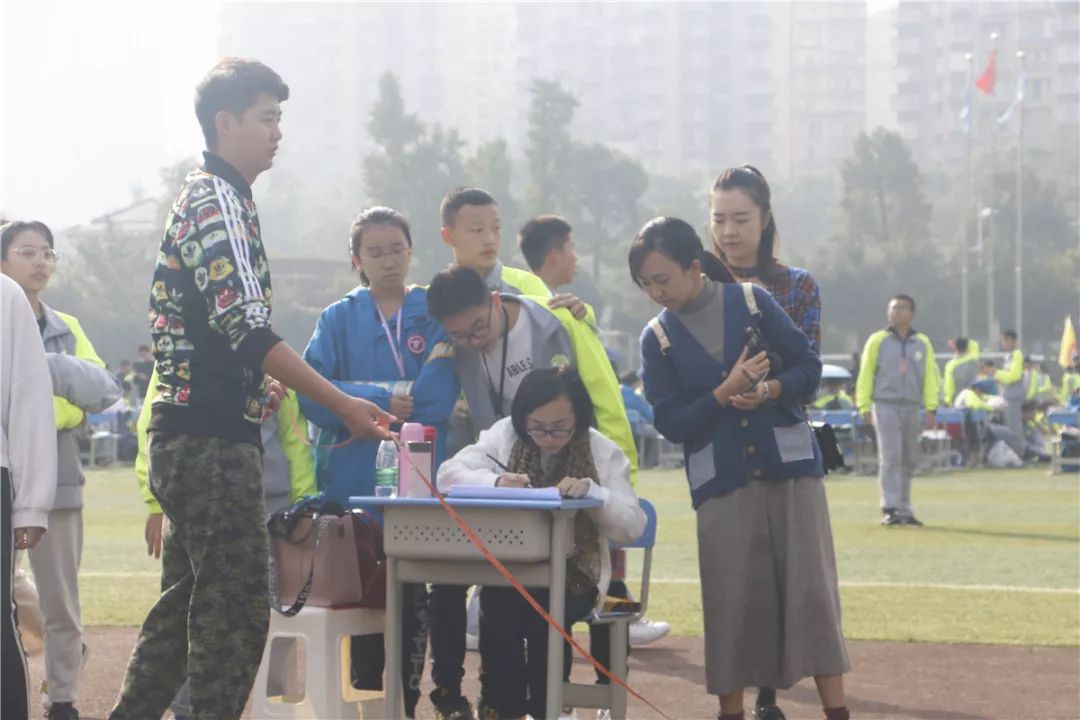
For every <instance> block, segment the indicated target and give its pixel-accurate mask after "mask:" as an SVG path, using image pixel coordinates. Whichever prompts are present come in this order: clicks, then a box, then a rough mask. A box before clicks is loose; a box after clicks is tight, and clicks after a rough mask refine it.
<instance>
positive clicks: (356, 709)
mask: <svg viewBox="0 0 1080 720" xmlns="http://www.w3.org/2000/svg"><path fill="white" fill-rule="evenodd" d="M384 615H385V613H383V611H382V610H369V609H367V608H340V609H338V608H322V607H312V606H310V605H309V606H306V607H305V608H304V609H303V610H301V611H300V612H299V613H297V614H296V615H294V616H293V617H286V616H284V615H282V614H281V613H279V612H274V611H271V613H270V631H269V632H268V633H267V637H266V648H265V649H264V650H263V657H262V663H260V665H259V672H258V674H257V675H256V676H255V686H254V688H253V689H252V698H251V703H252V704H251V716H252V717H254V718H259V720H263V718H266V719H268V720H269V719H273V718H288V719H289V720H297V719H299V718H319V719H322V718H335V720H336V719H338V718H381V717H384V716H385V712H384V710H383V708H384V694H383V693H382V692H381V691H362V690H355V689H353V687H352V677H351V662H350V654H349V638H350V637H351V636H353V635H369V634H373V633H381V632H383V627H384V625H385V621H384ZM289 639H291V640H293V641H294V642H300V643H303V647H304V655H305V662H304V665H305V668H304V672H303V678H302V679H301V678H298V677H296V676H295V674H294V675H293V676H292V677H287V678H285V683H284V684H285V685H286V687H290V688H291V687H292V686H298V687H302V690H300V691H299V692H297V693H296V694H295V695H294V694H289V695H286V696H281V695H276V696H273V697H271V696H270V694H269V693H270V687H269V683H270V674H271V673H270V668H271V667H273V666H275V665H277V664H279V657H280V656H279V655H277V654H276V653H280V652H282V651H283V650H284V649H285V648H284V647H283V645H284V643H281V642H277V643H275V640H289ZM275 645H276V646H277V647H275ZM272 661H273V662H272ZM288 670H289V671H290V672H293V673H295V671H296V670H298V668H288ZM391 670H392V671H393V670H394V669H393V668H392V669H391Z"/></svg>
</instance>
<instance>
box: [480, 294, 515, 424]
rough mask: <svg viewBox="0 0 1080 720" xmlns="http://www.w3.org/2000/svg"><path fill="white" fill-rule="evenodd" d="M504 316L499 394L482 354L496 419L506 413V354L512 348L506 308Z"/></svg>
mask: <svg viewBox="0 0 1080 720" xmlns="http://www.w3.org/2000/svg"><path fill="white" fill-rule="evenodd" d="M502 316H503V332H502V365H501V366H500V368H499V392H498V394H496V393H495V381H494V380H492V379H491V370H489V369H488V364H487V356H486V355H485V354H484V353H481V354H480V360H481V361H482V362H483V363H484V374H485V375H486V376H487V381H488V391H489V393H490V394H491V404H492V405H494V406H495V417H496V418H500V419H501V418H503V417H505V415H506V414H505V413H504V412H503V391H504V390H505V389H506V353H507V348H509V346H510V342H509V340H508V338H509V337H510V316H509V314H507V312H506V308H505V307H503V308H502Z"/></svg>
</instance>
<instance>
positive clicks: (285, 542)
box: [268, 500, 386, 616]
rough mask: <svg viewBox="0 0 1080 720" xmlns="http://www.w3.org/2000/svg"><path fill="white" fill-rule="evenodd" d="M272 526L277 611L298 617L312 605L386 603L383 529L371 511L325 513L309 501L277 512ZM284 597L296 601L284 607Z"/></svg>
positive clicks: (273, 593)
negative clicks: (304, 608) (306, 606)
mask: <svg viewBox="0 0 1080 720" xmlns="http://www.w3.org/2000/svg"><path fill="white" fill-rule="evenodd" d="M338 509H339V510H340V508H338ZM268 527H269V530H270V537H271V540H272V542H273V554H272V557H271V563H270V564H271V567H270V602H271V607H273V608H274V609H275V610H277V611H278V612H280V613H282V614H283V615H286V616H292V615H295V614H296V613H298V612H300V610H301V609H302V608H303V607H304V605H307V604H310V605H312V606H313V607H350V606H351V607H357V606H360V607H372V608H383V607H385V606H386V562H385V555H384V554H383V551H382V531H381V529H380V528H379V525H378V523H376V521H375V519H374V517H372V516H371V515H370V514H369V513H366V512H364V511H363V510H353V511H348V512H343V514H340V515H339V514H331V513H321V512H319V510H318V509H317V505H316V504H315V503H314V502H313V501H311V500H308V501H304V502H303V503H300V504H298V505H294V506H292V507H290V508H286V509H285V510H282V511H280V512H278V513H275V514H274V516H272V517H271V518H270V521H269V523H268ZM281 598H295V600H293V602H292V605H291V606H290V607H288V608H286V609H282V607H281Z"/></svg>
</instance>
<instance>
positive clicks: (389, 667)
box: [383, 558, 405, 720]
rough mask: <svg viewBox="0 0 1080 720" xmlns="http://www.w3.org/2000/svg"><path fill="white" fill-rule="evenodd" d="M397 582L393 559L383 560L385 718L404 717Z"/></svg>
mask: <svg viewBox="0 0 1080 720" xmlns="http://www.w3.org/2000/svg"><path fill="white" fill-rule="evenodd" d="M401 618H402V609H401V583H399V582H398V575H397V560H395V559H394V558H387V559H386V627H385V629H384V631H383V637H384V638H385V640H386V666H385V669H384V673H385V679H384V680H383V687H384V688H386V717H387V718H388V720H400V718H403V717H404V716H405V699H404V694H403V689H402V687H401Z"/></svg>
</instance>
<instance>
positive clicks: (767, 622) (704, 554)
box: [629, 218, 850, 720]
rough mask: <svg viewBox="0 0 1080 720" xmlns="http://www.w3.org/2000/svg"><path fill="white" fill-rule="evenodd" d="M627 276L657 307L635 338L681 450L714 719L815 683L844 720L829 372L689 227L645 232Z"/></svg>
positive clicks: (660, 419)
mask: <svg viewBox="0 0 1080 720" xmlns="http://www.w3.org/2000/svg"><path fill="white" fill-rule="evenodd" d="M710 258H711V256H710ZM629 262H630V274H631V277H632V278H633V280H634V282H635V283H637V284H638V286H639V287H641V288H642V289H643V290H644V291H645V292H646V293H648V295H649V297H650V298H651V299H652V300H653V301H655V302H656V303H658V304H660V305H663V306H664V310H663V311H662V312H661V313H660V314H659V315H658V316H657V317H656V318H655V319H653V320H652V321H650V322H649V325H648V326H647V327H646V328H645V330H644V331H643V332H642V335H641V354H642V377H643V380H644V382H645V396H646V398H647V399H648V400H649V402H650V403H651V404H652V406H653V409H654V412H655V426H656V429H657V430H659V431H660V432H661V433H662V434H663V435H664V436H665V437H667V438H668V439H669V440H671V441H672V442H676V443H682V445H683V453H684V456H685V461H686V476H687V479H688V480H689V482H690V496H691V500H692V502H693V505H694V509H695V510H696V511H697V519H698V558H699V565H700V571H701V589H702V609H703V611H704V619H705V651H706V652H705V665H706V676H707V688H708V691H709V693H711V694H714V695H718V696H719V697H720V714H719V717H720V718H721V719H722V720H734V719H735V718H742V717H743V689H744V688H745V687H771V688H787V687H790V686H792V685H794V684H795V683H796V682H798V681H799V680H801V679H802V678H804V677H811V676H812V677H813V678H814V679H815V681H816V682H817V686H818V692H819V693H820V695H821V700H822V705H823V707H824V710H825V716H826V718H828V720H845V719H846V718H847V717H848V711H847V708H846V707H845V701H844V685H843V673H845V672H847V671H848V670H849V669H850V665H849V663H848V657H847V650H846V649H845V646H844V638H843V634H842V632H841V627H840V596H839V590H838V586H837V579H836V559H835V556H834V553H833V543H832V529H831V526H830V524H829V510H828V504H827V502H826V498H825V486H824V482H823V476H824V472H823V469H822V465H821V451H820V450H819V448H818V446H817V442H816V440H815V438H814V434H813V431H812V430H811V428H810V426H809V424H808V423H807V421H806V416H805V414H804V412H803V410H802V405H803V404H805V403H806V402H808V400H809V399H810V397H811V396H812V395H813V393H814V390H815V389H816V388H817V385H818V381H819V380H820V376H821V360H820V359H819V358H818V356H817V354H816V353H814V351H813V350H812V349H811V348H810V342H809V340H808V339H807V337H806V335H804V334H803V333H802V331H800V330H799V329H798V328H797V327H796V326H795V325H794V323H793V322H792V321H791V319H790V318H789V317H788V316H787V315H786V314H785V313H784V311H783V309H782V308H781V307H780V306H779V305H778V304H777V303H776V301H775V300H774V299H773V298H772V296H770V295H769V293H768V291H766V290H764V289H762V288H760V287H755V286H753V285H750V284H737V283H734V282H717V281H715V280H710V279H709V278H708V277H706V276H704V275H703V274H702V270H703V263H706V262H710V263H716V261H715V258H711V259H706V256H705V252H704V249H703V247H702V244H701V238H699V237H698V235H697V233H696V232H695V231H694V229H693V227H691V226H690V225H689V224H688V223H686V222H684V221H682V220H679V219H676V218H657V219H655V220H652V221H650V222H649V223H647V224H646V225H645V226H644V227H643V228H642V229H641V231H640V232H639V233H638V235H637V237H636V238H635V239H634V243H633V245H632V246H631V248H630V257H629ZM718 264H719V263H716V265H718ZM714 267H715V266H713V265H710V269H713V268H714ZM748 341H749V342H753V343H754V345H755V347H754V348H753V349H754V352H753V354H751V353H750V352H748V350H749V349H750V348H748ZM766 351H767V352H766Z"/></svg>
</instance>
